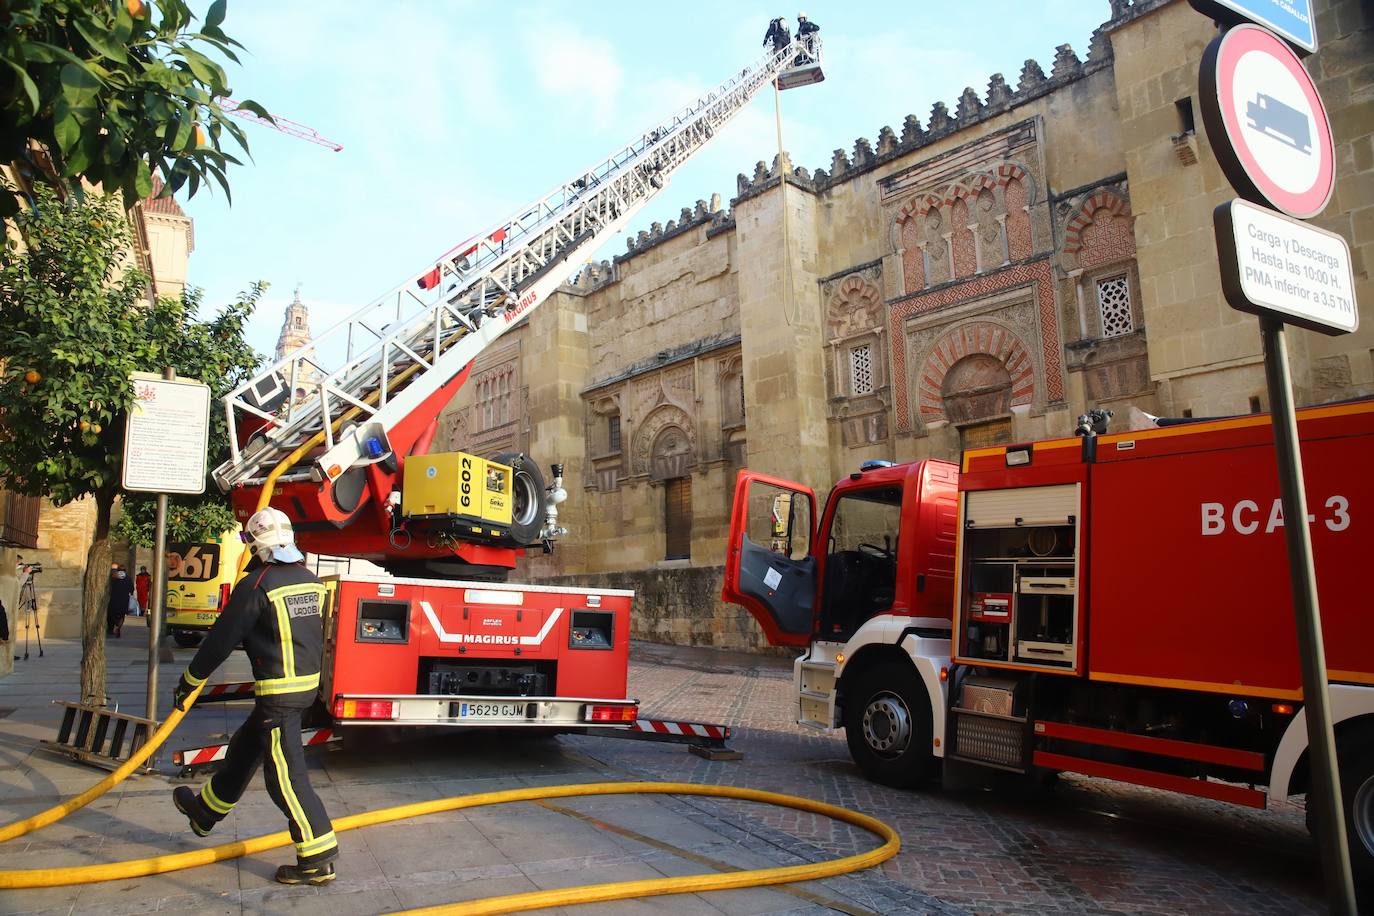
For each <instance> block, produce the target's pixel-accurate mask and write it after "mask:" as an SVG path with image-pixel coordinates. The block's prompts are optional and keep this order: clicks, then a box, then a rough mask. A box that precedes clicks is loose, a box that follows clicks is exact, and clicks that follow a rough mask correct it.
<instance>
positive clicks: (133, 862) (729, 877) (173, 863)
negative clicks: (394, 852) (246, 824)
mask: <svg viewBox="0 0 1374 916" xmlns="http://www.w3.org/2000/svg"><path fill="white" fill-rule="evenodd" d="M200 690H201V688H200V687H197V688H196V690H195V691H194V692H193V693H192V694H191V696H190V699H189V700H188V701H187V708H188V709H189V708H190V705H191V704H192V703H194V702H195V700H196V697H197V696H199V695H200ZM184 715H185V712H183V711H182V710H180V709H176V708H173V709H172V712H171V714H170V715H169V716H168V717H167V720H166V721H165V722H163V723H162V725H161V727H159V728H158V730H157V731H156V732H154V733H153V735H152V737H151V738H149V739H148V741H147V743H146V744H144V745H143V747H141V748H139V750H138V751H137V753H135V754H134V755H133V756H132V757H130V758H129V759H128V760H127V761H126V762H125V763H124V764H123V765H122V766H120V767H119V769H117V770H115V771H114V772H113V773H111V774H110V775H109V776H107V777H105V778H104V779H102V780H101V781H100V782H98V783H97V784H95V785H94V786H92V787H91V788H89V789H87V790H86V791H85V792H82V793H81V794H80V795H77V796H75V797H73V798H70V799H68V800H67V801H65V802H62V803H61V804H59V805H54V806H53V807H51V808H49V809H48V810H46V811H43V812H40V813H38V814H35V815H33V816H32V817H28V818H24V819H23V820H19V821H15V822H14V823H12V824H7V825H5V826H4V827H0V842H4V841H5V840H10V839H14V838H15V837H20V836H23V835H24V834H26V833H29V832H30V831H33V830H37V829H38V828H40V827H43V826H46V825H47V824H51V823H53V822H55V821H59V820H61V819H62V818H64V817H66V816H67V815H68V814H71V813H72V812H73V811H76V810H78V809H80V808H83V807H85V806H86V805H88V804H90V803H91V802H93V801H95V800H96V799H97V798H99V797H100V796H102V795H104V794H105V793H106V792H108V791H109V790H110V789H112V788H114V787H115V786H116V785H118V784H119V783H121V782H123V781H124V779H125V778H127V777H128V776H129V774H130V773H132V772H133V771H134V770H136V769H137V768H138V767H140V766H142V765H143V763H144V762H145V761H146V760H147V759H148V758H149V757H150V756H152V754H153V753H154V752H155V751H156V750H157V749H158V748H159V747H160V746H161V745H162V743H163V742H164V741H166V740H167V738H168V736H170V735H171V734H172V732H173V731H174V730H175V729H176V727H177V725H178V724H180V722H181V719H182V717H183V716H184ZM632 794H658V795H704V796H707V797H710V798H735V799H741V800H744V801H756V802H763V803H764V804H770V805H781V806H783V807H787V808H795V809H797V810H799V811H808V812H811V813H813V814H821V815H824V816H826V817H832V818H835V819H836V820H841V821H845V822H846V823H849V824H854V825H855V826H858V827H862V828H863V829H865V830H867V831H869V832H870V833H874V834H876V835H878V836H879V837H881V838H882V839H883V844H882V845H881V846H879V847H878V848H876V849H873V850H871V851H869V852H865V853H861V854H858V855H852V856H845V857H844V858H841V859H832V860H830V861H827V862H815V863H808V864H806V865H789V866H784V867H778V868H764V869H756V870H753V871H738V872H725V873H715V874H704V875H685V876H682V877H676V878H652V879H643V880H638V881H618V882H613V883H610V884H588V885H583V886H581V887H567V888H559V889H557V890H547V891H532V892H529V893H523V894H511V895H507V896H504V897H488V898H486V899H483V900H472V901H467V902H464V903H452V904H444V905H442V906H434V907H424V908H421V909H414V910H406V911H404V912H406V913H464V914H471V916H475V914H483V913H515V912H521V911H524V910H534V909H540V908H543V907H557V906H570V905H573V904H578V903H597V902H603V901H607V900H623V899H627V898H631V897H652V896H657V895H661V894H691V893H699V892H702V891H717V890H728V889H733V888H742V887H759V886H763V885H769V884H788V883H791V882H794V881H814V880H817V879H819V878H829V877H833V876H835V875H842V874H846V873H847V872H851V871H858V870H859V869H862V868H868V867H870V866H873V865H877V864H879V863H881V862H885V861H887V860H888V859H890V858H892V857H893V856H895V855H896V854H897V851H898V849H899V848H900V847H901V840H900V839H899V838H898V836H897V832H896V831H895V830H893V829H892V828H891V827H889V826H888V825H887V824H884V823H883V822H882V821H880V820H877V819H876V818H872V817H869V816H868V815H866V814H860V813H859V812H857V811H850V810H849V809H847V808H840V807H838V806H836V805H828V804H826V803H824V802H818V801H813V800H811V799H806V798H799V797H797V796H795V795H784V794H781V793H778V792H764V791H760V790H757V789H739V788H734V787H732V786H703V785H696V784H693V783H679V782H600V783H588V784H585V785H570V786H541V787H537V788H529V789H507V790H504V791H500V792H481V793H477V794H475V795H455V796H451V797H449V798H440V799H435V800H434V801H427V802H415V803H413V804H409V805H398V806H396V807H394V808H382V809H380V810H377V811H366V812H363V813H362V814H350V815H348V816H346V817H341V818H339V819H338V820H336V821H334V829H335V830H336V831H342V830H354V829H356V828H358V827H369V826H372V825H374V824H385V823H388V822H390V821H399V820H405V819H406V818H411V817H420V816H422V815H425V814H436V813H438V812H440V811H458V810H461V809H464V808H478V807H481V806H484V805H499V804H503V803H505V802H519V801H539V800H541V799H548V798H576V797H579V796H589V795H632ZM290 843H291V836H290V834H289V833H287V832H286V831H285V830H283V831H281V832H279V833H269V834H264V835H263V836H259V837H253V838H252V839H248V840H238V841H235V842H233V843H225V844H223V845H221V846H211V847H209V848H206V849H195V850H191V851H189V852H178V853H171V854H169V855H163V856H151V857H149V858H146V859H130V860H128V861H126V862H108V863H104V864H101V865H81V866H75V867H71V868H31V869H20V870H13V871H0V889H3V888H29V887H58V886H63V885H68V884H90V883H94V882H97V881H115V880H119V879H122V878H138V877H143V876H145V875H159V874H163V873H165V872H171V871H178V870H180V869H183V868H194V867H196V866H197V865H208V864H210V863H211V862H221V861H223V860H225V859H233V858H237V857H239V856H245V855H252V854H254V853H259V852H264V851H266V850H269V849H276V848H278V847H280V846H287V845H290Z"/></svg>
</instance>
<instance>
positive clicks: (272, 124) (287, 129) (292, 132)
mask: <svg viewBox="0 0 1374 916" xmlns="http://www.w3.org/2000/svg"><path fill="white" fill-rule="evenodd" d="M219 107H220V110H221V111H223V112H224V113H225V114H227V115H229V116H230V117H234V118H239V119H241V120H244V121H248V122H249V123H251V124H260V125H262V126H263V127H269V128H271V129H272V130H278V131H281V132H282V133H284V134H288V135H289V136H292V137H300V138H301V139H302V140H306V141H308V142H310V143H314V144H315V145H317V146H323V147H325V148H327V149H330V150H333V151H334V152H336V153H337V152H339V151H340V150H342V149H343V144H342V143H335V142H334V141H333V140H330V139H329V138H328V137H323V136H321V135H320V132H319V131H317V130H316V129H315V128H313V127H307V126H306V125H304V124H300V123H298V122H296V121H292V120H291V119H290V118H283V117H282V116H281V115H272V117H271V118H264V117H263V116H262V115H260V114H256V113H255V112H252V111H249V110H248V109H246V108H240V107H239V103H238V102H236V101H235V100H234V99H220V100H219Z"/></svg>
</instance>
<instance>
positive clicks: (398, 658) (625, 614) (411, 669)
mask: <svg viewBox="0 0 1374 916" xmlns="http://www.w3.org/2000/svg"><path fill="white" fill-rule="evenodd" d="M325 583H326V585H327V586H328V587H329V588H330V590H331V592H332V595H333V598H332V601H331V613H330V616H329V618H328V620H327V622H326V631H325V658H324V672H323V675H324V676H323V678H322V684H321V695H322V697H323V698H324V699H325V701H326V703H327V704H328V706H329V707H330V709H331V711H332V712H333V715H334V718H335V720H336V721H337V722H338V723H339V724H355V725H474V726H475V725H521V726H543V727H558V728H596V727H608V726H615V727H625V726H626V725H628V724H629V723H632V722H633V721H634V719H635V713H636V709H637V707H636V705H635V703H634V702H633V701H631V700H627V699H626V687H627V685H626V678H627V671H628V665H629V646H630V602H631V598H632V596H633V593H632V592H628V591H619V590H610V589H565V588H554V587H548V586H535V585H514V584H506V583H492V582H444V581H440V580H431V579H399V578H393V577H390V576H384V577H372V576H349V575H344V576H331V577H328V578H326V579H325Z"/></svg>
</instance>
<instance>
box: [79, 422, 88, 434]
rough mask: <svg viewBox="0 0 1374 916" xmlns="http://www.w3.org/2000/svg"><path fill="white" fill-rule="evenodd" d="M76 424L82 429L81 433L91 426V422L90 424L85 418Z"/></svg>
mask: <svg viewBox="0 0 1374 916" xmlns="http://www.w3.org/2000/svg"><path fill="white" fill-rule="evenodd" d="M77 425H78V426H80V427H81V431H82V432H83V433H84V432H85V431H86V430H88V429H90V428H91V424H90V423H89V422H87V421H86V420H82V421H81V422H80V423H79V424H77Z"/></svg>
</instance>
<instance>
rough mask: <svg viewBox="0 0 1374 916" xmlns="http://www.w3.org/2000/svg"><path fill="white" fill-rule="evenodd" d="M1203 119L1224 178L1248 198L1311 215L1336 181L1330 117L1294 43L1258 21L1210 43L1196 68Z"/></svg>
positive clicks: (1298, 214)
mask: <svg viewBox="0 0 1374 916" xmlns="http://www.w3.org/2000/svg"><path fill="white" fill-rule="evenodd" d="M1198 83H1199V89H1200V93H1199V98H1200V101H1201V103H1202V121H1203V124H1204V125H1205V126H1206V128H1207V138H1208V139H1209V140H1210V141H1211V142H1212V149H1213V150H1214V151H1215V152H1216V156H1217V162H1218V163H1220V165H1221V168H1222V171H1223V172H1225V173H1226V178H1227V179H1228V180H1229V181H1230V182H1231V185H1232V187H1234V188H1235V189H1236V191H1238V192H1239V193H1240V195H1241V196H1242V197H1244V198H1245V199H1247V200H1252V201H1255V202H1256V203H1263V204H1268V205H1269V206H1271V207H1274V208H1275V209H1277V210H1281V211H1283V212H1284V213H1287V214H1288V215H1289V216H1296V217H1298V218H1299V219H1310V218H1311V217H1313V216H1316V215H1317V214H1318V213H1320V212H1321V211H1322V210H1323V209H1324V208H1325V207H1326V203H1327V201H1329V200H1330V199H1331V191H1332V189H1333V188H1334V187H1335V183H1336V155H1335V143H1334V142H1333V141H1332V138H1331V123H1330V121H1329V120H1328V119H1327V116H1326V108H1325V107H1324V106H1323V105H1322V101H1321V97H1320V96H1318V94H1317V87H1316V85H1315V84H1314V83H1313V82H1312V77H1311V76H1309V75H1308V73H1307V71H1306V70H1305V69H1304V68H1303V65H1302V61H1300V60H1298V57H1297V55H1296V54H1294V53H1293V50H1292V49H1291V48H1290V47H1288V45H1286V44H1284V42H1283V41H1281V40H1280V39H1279V38H1278V37H1276V36H1275V35H1273V34H1272V33H1270V32H1268V31H1267V30H1265V29H1262V28H1260V27H1259V26H1255V25H1240V26H1236V27H1235V28H1232V29H1228V30H1226V31H1225V32H1224V33H1222V34H1221V35H1220V36H1219V37H1218V38H1216V39H1215V40H1213V41H1212V43H1211V44H1209V45H1208V46H1207V50H1206V51H1205V52H1204V53H1203V55H1202V69H1201V71H1200V72H1199V74H1198Z"/></svg>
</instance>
